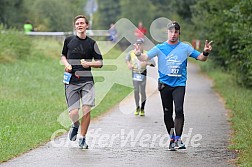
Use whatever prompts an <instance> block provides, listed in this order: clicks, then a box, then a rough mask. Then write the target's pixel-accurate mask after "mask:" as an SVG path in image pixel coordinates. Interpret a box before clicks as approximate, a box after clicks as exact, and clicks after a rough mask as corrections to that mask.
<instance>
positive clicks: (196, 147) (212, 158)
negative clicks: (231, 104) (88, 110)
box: [0, 64, 234, 167]
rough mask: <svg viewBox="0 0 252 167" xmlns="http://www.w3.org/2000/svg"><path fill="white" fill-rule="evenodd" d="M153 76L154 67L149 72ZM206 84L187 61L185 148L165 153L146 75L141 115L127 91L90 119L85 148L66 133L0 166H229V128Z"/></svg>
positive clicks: (155, 95)
mask: <svg viewBox="0 0 252 167" xmlns="http://www.w3.org/2000/svg"><path fill="white" fill-rule="evenodd" d="M149 75H150V76H154V78H155V76H156V69H150V70H149ZM211 87H212V82H211V80H209V79H207V78H206V77H204V76H202V75H201V74H200V73H199V69H198V67H197V66H196V65H193V64H189V65H188V82H187V90H186V98H185V107H184V108H185V126H184V133H183V136H182V139H183V141H184V143H186V145H187V149H186V150H178V151H174V152H171V151H168V149H167V146H168V143H169V142H168V141H169V140H168V135H167V133H166V129H165V126H164V122H163V112H162V109H161V100H160V96H159V92H158V91H157V90H156V88H157V83H156V80H154V79H152V78H148V86H147V93H148V99H147V103H146V116H144V117H140V116H134V114H133V112H134V101H133V96H132V94H131V95H130V96H128V97H127V98H126V99H124V100H123V101H122V102H121V103H120V104H118V105H117V106H115V107H114V108H113V109H111V110H110V111H109V112H107V113H106V114H104V115H102V116H100V117H98V118H97V119H95V120H92V121H91V124H90V128H89V132H88V135H87V142H88V144H89V149H88V150H80V149H79V148H78V145H77V142H70V141H68V139H67V134H65V135H63V136H61V137H59V138H56V139H54V140H52V141H51V142H49V143H47V144H46V145H43V146H41V147H39V148H37V149H34V150H32V151H30V152H28V153H25V154H23V155H21V156H19V157H17V158H15V159H12V160H10V161H8V162H5V163H2V164H0V167H7V166H8V167H12V166H18V167H33V166H37V167H40V166H41V167H45V166H47V167H54V166H55V167H58V166H60V167H67V166H96V167H104V166H106V167H107V166H113V167H116V166H120V167H122V166H145V167H148V166H150V167H153V166H160V167H163V166H178V167H180V166H186V167H195V166H199V167H202V166H204V167H212V166H213V167H219V166H221V167H222V166H224V167H226V166H234V165H232V164H231V163H230V160H232V157H233V155H232V153H231V152H230V151H228V150H227V145H228V142H229V137H230V133H231V131H230V126H229V124H228V122H227V110H225V108H224V105H223V103H222V101H221V100H220V98H219V97H218V95H217V94H216V93H215V92H214V91H213V90H212V88H211Z"/></svg>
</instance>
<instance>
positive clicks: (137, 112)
mask: <svg viewBox="0 0 252 167" xmlns="http://www.w3.org/2000/svg"><path fill="white" fill-rule="evenodd" d="M139 112H140V108H139V107H137V108H136V111H135V112H134V115H139Z"/></svg>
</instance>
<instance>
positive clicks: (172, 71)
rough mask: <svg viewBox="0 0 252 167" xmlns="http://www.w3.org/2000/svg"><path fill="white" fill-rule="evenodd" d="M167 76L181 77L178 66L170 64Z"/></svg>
mask: <svg viewBox="0 0 252 167" xmlns="http://www.w3.org/2000/svg"><path fill="white" fill-rule="evenodd" d="M168 76H173V77H181V76H182V70H181V68H180V66H170V67H169V72H168Z"/></svg>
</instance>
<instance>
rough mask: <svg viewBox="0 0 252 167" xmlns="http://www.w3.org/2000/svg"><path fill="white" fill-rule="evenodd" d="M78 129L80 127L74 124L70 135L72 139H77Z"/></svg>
mask: <svg viewBox="0 0 252 167" xmlns="http://www.w3.org/2000/svg"><path fill="white" fill-rule="evenodd" d="M78 129H79V127H75V126H74V125H72V127H71V128H70V130H69V133H68V136H69V139H70V140H71V141H75V140H76V138H77V134H78Z"/></svg>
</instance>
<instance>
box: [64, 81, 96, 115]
mask: <svg viewBox="0 0 252 167" xmlns="http://www.w3.org/2000/svg"><path fill="white" fill-rule="evenodd" d="M65 95H66V102H67V105H68V111H69V112H70V111H71V110H73V109H80V102H81V104H82V106H83V105H88V106H91V107H93V106H95V91H94V83H93V82H85V83H78V84H65Z"/></svg>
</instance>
